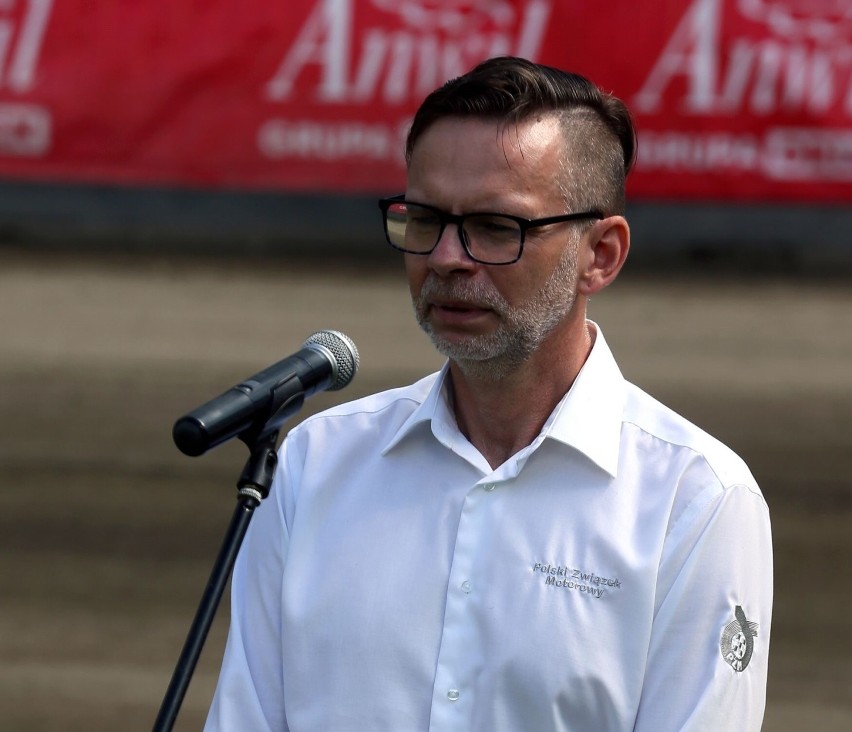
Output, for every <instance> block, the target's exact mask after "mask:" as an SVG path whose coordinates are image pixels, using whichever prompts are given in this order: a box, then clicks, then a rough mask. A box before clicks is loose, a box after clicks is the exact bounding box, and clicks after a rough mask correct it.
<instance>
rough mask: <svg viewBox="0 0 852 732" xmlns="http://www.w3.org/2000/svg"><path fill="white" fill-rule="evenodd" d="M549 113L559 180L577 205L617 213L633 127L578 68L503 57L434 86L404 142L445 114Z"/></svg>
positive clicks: (500, 116)
mask: <svg viewBox="0 0 852 732" xmlns="http://www.w3.org/2000/svg"><path fill="white" fill-rule="evenodd" d="M550 114H553V115H555V116H556V117H557V119H558V120H559V124H560V128H561V130H562V134H563V137H564V139H565V148H564V154H563V155H562V159H561V161H560V166H561V170H562V173H563V175H562V180H561V181H560V186H561V188H562V191H563V195H564V196H565V200H566V204H567V205H568V206H569V207H571V208H574V209H576V210H580V209H582V210H586V209H599V210H601V211H602V212H603V213H604V214H606V215H613V214H622V213H624V208H625V182H626V179H627V174H628V173H629V172H630V169H631V168H632V167H633V162H634V160H635V157H636V132H635V129H634V126H633V120H632V118H631V116H630V112H629V110H628V109H627V106H626V105H625V104H624V102H622V101H621V100H620V99H618V98H617V97H615V96H613V95H612V94H609V93H607V92H604V91H603V90H601V89H600V88H599V87H598V86H597V85H595V84H594V83H592V82H591V81H590V80H589V79H587V78H585V77H584V76H580V75H579V74H574V73H571V72H568V71H562V70H561V69H557V68H554V67H552V66H544V65H542V64H536V63H533V62H532V61H527V60H526V59H522V58H517V57H512V56H501V57H497V58H491V59H488V60H487V61H483V62H482V63H481V64H479V65H478V66H476V67H475V68H474V69H472V70H471V71H469V72H468V73H466V74H464V75H462V76H459V77H458V78H455V79H451V80H450V81H448V82H446V83H445V84H444V85H443V86H441V87H439V88H438V89H436V90H435V91H433V92H432V93H431V94H430V95H429V96H427V97H426V99H425V100H424V101H423V103H422V104H421V105H420V108H419V109H418V110H417V113H416V114H415V116H414V120H413V121H412V124H411V129H410V130H409V133H408V139H407V140H406V145H405V159H406V162H407V163H409V164H410V162H411V156H412V154H413V152H414V147H415V146H416V144H417V141H418V140H419V139H420V137H421V136H422V135H423V133H424V132H425V131H426V130H427V129H428V128H429V127H430V126H431V125H432V124H434V123H435V122H437V121H438V120H440V119H444V118H447V117H453V118H473V119H482V120H494V121H496V122H498V123H500V124H503V125H511V124H518V123H520V122H525V121H527V120H530V119H540V118H543V117H545V116H547V115H550Z"/></svg>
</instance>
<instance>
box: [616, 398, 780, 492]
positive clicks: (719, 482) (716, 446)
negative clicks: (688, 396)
mask: <svg viewBox="0 0 852 732" xmlns="http://www.w3.org/2000/svg"><path fill="white" fill-rule="evenodd" d="M624 425H625V428H626V429H628V430H632V431H634V432H635V433H636V439H637V440H639V441H641V442H642V444H643V446H645V448H646V449H648V450H650V451H651V454H652V456H653V455H656V457H657V458H658V459H659V460H661V461H662V460H666V461H668V462H676V463H677V464H679V465H680V466H681V467H682V470H683V471H684V473H688V474H689V476H690V477H691V479H692V480H693V481H698V482H700V483H702V484H704V485H705V486H706V487H708V486H710V485H712V484H715V486H716V488H717V490H719V491H725V490H726V489H729V488H732V487H734V486H739V487H744V488H746V489H747V490H748V492H751V493H753V494H754V495H755V496H757V497H759V498H760V500H761V501H762V500H763V496H762V494H761V492H760V489H759V488H758V486H757V482H756V480H755V478H754V476H753V475H752V473H751V470H750V469H749V467H748V465H747V464H746V462H745V461H744V460H743V459H742V458H741V457H740V456H739V455H738V454H737V453H736V452H735V451H734V450H733V449H731V448H730V447H729V446H727V445H726V444H724V443H723V442H721V441H720V440H718V439H717V438H715V437H713V436H712V435H710V434H709V433H707V432H706V431H705V430H703V429H701V428H700V427H698V426H697V425H695V424H694V423H692V422H691V421H690V420H688V419H687V418H685V417H684V416H682V415H680V414H678V413H677V412H675V411H674V410H672V409H670V408H669V407H667V406H665V405H664V404H662V403H661V402H659V401H658V400H657V399H655V398H654V397H652V396H650V395H649V394H647V393H646V392H644V391H642V390H641V389H640V388H638V387H636V386H634V385H633V384H629V383H628V385H627V395H626V399H625V405H624Z"/></svg>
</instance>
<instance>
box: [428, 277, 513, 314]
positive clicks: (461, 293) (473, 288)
mask: <svg viewBox="0 0 852 732" xmlns="http://www.w3.org/2000/svg"><path fill="white" fill-rule="evenodd" d="M434 300H440V301H448V300H449V301H455V302H462V303H465V304H467V305H470V306H472V307H477V308H487V309H490V310H496V311H497V312H502V311H503V310H504V309H505V308H506V306H507V303H506V301H505V299H504V298H503V296H502V295H500V294H499V293H498V292H497V291H496V290H494V289H492V288H490V287H488V286H487V285H484V284H482V283H480V282H470V281H469V280H463V279H459V278H456V279H449V280H443V279H439V278H438V277H437V276H436V275H434V274H429V275H428V276H427V277H426V279H425V280H424V281H423V285H422V286H421V288H420V294H419V296H418V297H417V305H418V306H419V307H426V306H427V305H428V303H429V302H431V301H434Z"/></svg>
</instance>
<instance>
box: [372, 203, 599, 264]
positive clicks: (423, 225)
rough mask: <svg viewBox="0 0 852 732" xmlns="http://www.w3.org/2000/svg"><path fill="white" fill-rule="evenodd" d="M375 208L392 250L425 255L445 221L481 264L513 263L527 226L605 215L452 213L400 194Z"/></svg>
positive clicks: (519, 250) (443, 226)
mask: <svg viewBox="0 0 852 732" xmlns="http://www.w3.org/2000/svg"><path fill="white" fill-rule="evenodd" d="M379 208H380V209H381V210H382V215H383V217H384V224H385V236H386V237H387V240H388V244H390V245H391V246H392V247H393V248H394V249H399V250H400V251H401V252H408V253H409V254H429V253H430V252H431V251H432V250H433V249H434V248H435V247H436V246H438V242H439V241H440V239H441V236H442V235H443V233H444V229H445V228H446V227H447V224H455V225H456V226H457V227H458V232H459V240H460V241H461V243H462V246H463V247H464V250H465V252H467V255H468V256H469V257H470V258H471V259H472V260H474V261H475V262H480V263H482V264H513V263H514V262H517V261H518V260H519V259H520V258H521V254H523V251H524V239H525V238H526V234H527V230H529V229H534V228H537V227H539V226H547V225H548V224H559V223H562V222H563V221H577V220H580V219H603V218H605V217H604V215H603V213H601V212H600V211H583V212H582V213H572V214H562V215H561V216H548V217H547V218H543V219H525V218H522V217H521V216H512V215H510V214H499V213H488V212H487V211H474V212H472V213H466V214H461V215H456V214H451V213H447V212H446V211H441V209H439V208H435V207H434V206H427V205H426V204H425V203H414V202H412V201H406V200H405V198H404V197H403V196H401V195H400V196H393V197H392V198H383V199H381V200H380V201H379Z"/></svg>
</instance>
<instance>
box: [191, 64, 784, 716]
mask: <svg viewBox="0 0 852 732" xmlns="http://www.w3.org/2000/svg"><path fill="white" fill-rule="evenodd" d="M633 157H634V134H633V128H632V124H631V121H630V116H629V114H628V112H627V110H626V108H625V107H624V105H623V104H622V103H621V102H619V101H618V100H617V99H615V98H613V97H612V96H609V95H607V94H604V93H602V92H601V91H600V90H598V89H597V88H596V87H595V86H594V85H593V84H591V83H590V82H588V81H587V80H585V79H584V78H582V77H579V76H576V75H572V74H568V73H564V72H562V71H558V70H556V69H552V68H548V67H544V66H539V65H536V64H533V63H530V62H527V61H524V60H521V59H514V58H500V59H492V60H490V61H486V62H484V63H483V64H481V65H480V66H478V67H477V68H476V69H474V70H473V71H471V72H470V73H468V74H466V75H465V76H462V77H460V78H458V79H455V80H453V81H450V82H448V83H447V84H446V85H444V86H443V87H442V88H440V89H438V90H437V91H435V92H434V93H433V94H432V95H430V96H429V97H428V98H427V99H426V100H425V102H424V103H423V105H422V106H421V108H420V110H419V111H418V113H417V115H416V117H415V119H414V121H413V124H412V128H411V132H410V136H409V140H408V145H407V161H408V185H407V189H406V192H405V195H404V197H397V198H394V199H386V200H384V201H382V203H381V206H382V210H383V212H384V216H385V224H386V235H387V238H388V241H389V243H390V244H391V245H392V246H394V247H396V248H398V249H401V250H403V251H404V252H406V254H405V255H404V256H405V265H406V271H407V275H408V281H409V284H410V288H411V295H412V299H413V302H414V308H415V312H416V315H417V319H418V321H419V323H420V324H421V326H422V327H423V328H424V329H425V330H426V332H427V333H428V334H429V335H430V336H431V338H432V340H433V341H434V343H435V345H436V347H437V348H438V349H439V350H440V351H441V352H442V353H443V354H445V355H446V356H447V359H448V361H447V364H446V366H445V367H444V368H443V370H442V371H441V372H440V373H439V374H433V375H432V376H429V377H426V378H425V379H423V380H422V381H420V382H418V383H416V384H414V385H412V386H409V387H406V388H402V389H396V390H393V391H389V392H386V393H382V394H377V395H374V396H370V397H367V398H364V399H361V400H358V401H355V402H353V403H350V404H345V405H343V406H340V407H336V408H334V409H331V410H329V411H326V412H324V413H322V414H319V415H316V416H314V417H311V418H309V419H307V420H305V421H304V422H303V423H302V424H301V425H299V426H298V427H296V428H295V429H293V430H292V431H291V432H290V434H289V435H288V437H287V439H286V440H285V442H284V445H283V446H282V448H281V460H280V467H279V471H278V474H277V476H276V480H275V484H274V485H273V489H272V493H271V495H270V498H269V499H268V500H267V501H266V502H265V503H264V504H263V505H262V506H261V507H260V508H259V509H258V510H257V515H256V517H255V519H254V524H253V525H252V526H251V528H250V530H249V535H248V537H247V539H246V543H245V545H244V546H243V549H242V552H241V555H240V558H239V560H238V564H237V567H236V569H235V575H234V581H233V596H232V625H231V632H230V636H229V639H228V645H227V649H226V653H225V660H224V664H223V669H222V674H221V678H220V681H219V686H218V688H217V691H216V696H215V699H214V702H213V706H212V709H211V712H210V716H209V720H208V725H207V729H208V730H209V731H210V732H212V731H214V730H290V731H291V732H307V731H311V732H337V731H340V732H342V731H344V730H345V731H348V732H375V731H377V730H387V731H388V732H409V731H411V732H415V731H419V730H423V731H425V730H433V731H435V732H438V731H440V732H443V731H445V730H454V731H458V732H462V731H464V732H510V731H511V732H549V731H550V730H554V731H555V730H572V731H577V730H580V731H588V732H602V731H609V730H613V731H615V730H619V731H625V732H626V731H629V730H635V731H637V732H671V731H673V730H696V731H698V730H700V731H702V732H720V731H722V730H730V731H731V732H734V731H736V732H746V731H748V730H757V729H759V728H760V724H761V719H762V716H763V708H764V697H765V684H766V671H767V653H768V646H769V627H770V612H771V602H772V579H771V571H772V555H771V545H770V532H769V518H768V514H767V508H766V504H765V502H764V500H763V497H762V496H761V494H760V491H759V490H758V488H757V486H756V484H755V482H754V479H753V478H752V476H751V474H750V473H749V471H748V469H747V468H746V466H745V465H744V464H743V463H742V461H741V460H740V459H739V458H737V457H736V456H735V455H734V454H733V453H732V452H731V451H730V450H728V449H727V448H726V447H724V446H723V445H721V444H720V443H719V442H717V441H715V440H714V439H713V438H711V437H710V436H708V435H707V434H705V433H703V432H701V431H700V430H699V429H698V428H696V427H694V426H693V425H691V424H689V423H688V422H687V421H686V420H684V419H683V418H681V417H679V416H678V415H676V414H674V413H672V412H671V411H669V410H667V409H666V408H665V407H663V406H662V405H660V404H659V403H657V402H656V401H654V400H653V399H652V398H651V397H649V396H647V395H646V394H644V393H642V392H641V391H640V390H638V389H637V388H636V387H634V386H632V385H631V384H629V383H627V382H626V381H625V380H624V379H623V377H622V376H621V374H620V372H619V370H618V368H617V366H616V364H615V362H614V360H613V357H612V355H611V353H610V351H609V349H608V347H607V345H606V342H605V340H604V337H603V334H602V333H601V330H600V329H599V328H598V327H597V326H596V325H595V324H594V323H591V322H589V321H588V320H586V304H587V302H588V299H589V298H590V297H591V296H593V295H595V294H597V293H598V292H600V291H601V290H602V289H603V288H604V287H606V286H607V285H608V284H609V283H610V282H612V281H613V280H614V279H615V277H616V276H617V275H618V273H619V270H620V269H621V267H622V265H623V264H624V260H625V257H626V256H627V251H628V248H629V243H630V236H629V228H628V225H627V222H626V221H625V219H624V217H623V211H624V180H625V176H626V174H627V172H628V170H629V168H630V166H631V163H632V161H633Z"/></svg>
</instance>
